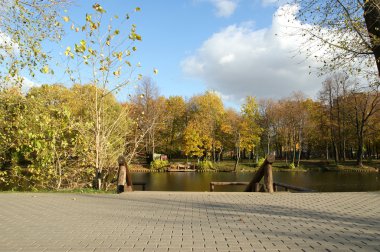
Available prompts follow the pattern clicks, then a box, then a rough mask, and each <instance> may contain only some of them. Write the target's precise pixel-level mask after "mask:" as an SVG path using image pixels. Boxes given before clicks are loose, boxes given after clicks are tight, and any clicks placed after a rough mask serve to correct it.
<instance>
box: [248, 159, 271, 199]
mask: <svg viewBox="0 0 380 252" xmlns="http://www.w3.org/2000/svg"><path fill="white" fill-rule="evenodd" d="M274 160H275V156H274V155H268V156H267V157H266V158H265V160H264V163H263V164H262V165H261V166H260V168H259V169H258V170H257V172H256V173H255V175H254V176H253V178H252V180H251V182H249V184H248V186H247V187H246V188H245V190H244V191H245V192H254V191H257V189H258V188H257V185H256V184H258V183H259V182H260V180H261V178H262V177H264V184H265V187H266V190H267V191H268V192H270V193H272V192H273V175H272V164H273V162H274Z"/></svg>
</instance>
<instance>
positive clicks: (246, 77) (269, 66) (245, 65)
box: [181, 5, 321, 102]
mask: <svg viewBox="0 0 380 252" xmlns="http://www.w3.org/2000/svg"><path fill="white" fill-rule="evenodd" d="M297 11H298V8H297V7H296V6H290V5H285V6H283V7H281V8H279V9H278V10H277V12H276V13H275V15H274V16H273V20H272V26H271V27H269V28H267V29H260V30H254V29H253V28H252V26H247V25H245V24H242V25H231V26H228V27H226V28H224V29H223V30H222V31H220V32H218V33H215V34H213V35H212V36H211V37H210V38H209V39H207V40H206V41H205V42H204V43H203V44H202V46H201V47H200V48H199V49H198V50H197V51H196V53H194V54H193V55H191V56H189V57H187V58H186V59H184V60H183V61H182V62H181V66H182V70H183V72H184V73H185V74H187V75H189V76H192V77H195V78H198V79H201V80H202V81H204V82H205V84H206V85H207V88H209V89H212V90H217V91H218V92H220V93H221V94H222V95H224V96H228V97H230V98H231V99H233V100H235V101H236V102H239V101H241V99H242V98H244V97H245V96H247V95H252V96H256V97H259V98H269V97H271V98H281V97H284V96H288V95H290V94H291V93H292V92H294V91H303V92H304V93H306V94H308V95H314V94H315V93H316V91H317V90H318V89H319V88H320V85H321V79H320V78H318V77H317V76H315V75H313V74H312V75H310V74H309V72H310V68H309V66H311V67H316V66H318V63H317V62H316V61H312V60H311V59H310V58H309V59H306V60H305V58H307V57H306V56H305V55H300V54H297V51H299V48H300V47H301V45H302V44H303V43H305V40H306V38H305V37H302V36H297V35H295V36H285V35H284V34H290V33H295V32H294V31H295V29H297V28H299V27H300V26H304V25H301V24H300V23H299V22H298V21H297V20H296V19H295V14H296V13H297ZM289 22H290V23H289Z"/></svg>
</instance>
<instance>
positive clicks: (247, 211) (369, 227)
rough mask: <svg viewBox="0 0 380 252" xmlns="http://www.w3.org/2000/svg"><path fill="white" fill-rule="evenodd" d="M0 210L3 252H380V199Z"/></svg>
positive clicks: (162, 201)
mask: <svg viewBox="0 0 380 252" xmlns="http://www.w3.org/2000/svg"><path fill="white" fill-rule="evenodd" d="M34 196H36V197H34ZM73 198H75V199H76V200H75V201H74V200H72V199H73ZM0 205H1V206H2V207H1V208H0V223H1V225H0V234H1V237H0V252H3V251H7V252H8V251H53V252H54V251H57V252H61V251H62V252H68V251H70V252H71V251H85V252H86V251H91V252H94V251H110V252H111V251H121V252H123V251H158V252H160V251H165V252H168V251H265V250H266V249H267V250H266V251H376V252H380V249H379V248H380V239H379V236H380V193H379V192H367V193H307V194H295V193H294V194H292V193H278V194H262V193H188V192H186V193H185V192H134V193H128V194H127V193H126V194H121V195H94V194H56V193H54V194H50V193H41V194H40V193H39V194H36V195H34V194H30V193H12V194H8V193H3V194H2V193H0Z"/></svg>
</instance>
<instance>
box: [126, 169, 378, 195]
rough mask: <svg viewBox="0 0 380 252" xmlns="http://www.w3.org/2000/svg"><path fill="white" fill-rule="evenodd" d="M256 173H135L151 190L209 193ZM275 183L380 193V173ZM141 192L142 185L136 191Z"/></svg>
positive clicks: (301, 176)
mask: <svg viewBox="0 0 380 252" xmlns="http://www.w3.org/2000/svg"><path fill="white" fill-rule="evenodd" d="M252 177H253V173H224V172H221V173H217V172H203V173H198V172H172V173H170V172H167V173H132V179H133V181H136V182H145V183H146V190H148V191H209V190H210V188H209V185H210V182H211V181H247V182H248V181H250V180H251V178H252ZM273 177H274V181H277V182H281V183H285V184H291V185H296V186H300V187H306V188H310V189H313V190H316V191H319V192H355V191H379V190H380V173H354V172H347V173H345V172H274V173H273ZM135 189H136V190H139V188H138V186H136V188H135ZM215 190H216V191H230V192H232V191H237V192H239V191H243V190H244V186H223V187H218V186H216V187H215Z"/></svg>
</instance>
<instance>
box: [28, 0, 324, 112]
mask: <svg viewBox="0 0 380 252" xmlns="http://www.w3.org/2000/svg"><path fill="white" fill-rule="evenodd" d="M93 3H94V2H93V1H89V0H83V1H76V2H74V4H73V5H72V6H71V7H69V8H68V9H67V15H68V16H70V19H71V20H73V21H75V20H83V18H84V16H85V13H86V12H90V11H91V6H92V4H93ZM99 3H100V4H101V5H102V6H103V7H104V9H106V10H107V15H119V16H124V13H126V12H131V10H134V8H135V7H137V6H138V7H140V8H141V11H140V12H139V13H134V14H133V16H132V18H131V19H132V21H133V23H135V24H136V26H137V32H138V33H139V34H141V36H142V42H141V43H138V45H137V47H138V50H137V52H136V54H135V56H134V57H135V60H136V61H139V62H141V66H142V67H141V68H139V69H138V70H139V72H140V73H141V74H143V75H144V76H150V77H151V78H152V79H153V80H154V82H155V83H156V84H157V86H158V88H159V91H160V94H161V95H164V96H166V97H168V96H174V95H180V96H184V97H186V98H190V97H192V96H193V95H198V94H202V93H204V92H205V91H207V90H211V91H215V92H217V93H218V94H219V95H220V96H221V97H222V99H223V101H224V103H225V105H226V106H228V107H233V108H238V107H239V106H240V105H241V104H242V102H243V101H244V98H245V97H246V96H248V95H250V96H255V97H256V98H257V99H262V98H265V99H268V98H271V99H280V98H284V97H287V96H290V95H291V93H292V92H297V91H302V92H303V93H305V94H306V95H307V96H309V97H312V98H313V97H316V94H317V92H318V90H319V89H320V87H321V83H322V81H323V79H322V77H318V76H317V73H316V72H317V69H316V67H317V66H318V63H317V62H314V61H313V60H311V59H309V58H307V57H306V55H303V53H302V52H301V53H300V52H299V48H300V47H301V46H302V43H305V41H304V39H303V38H302V37H300V36H297V35H295V33H296V32H295V31H296V28H297V27H301V26H302V24H300V23H299V22H298V21H297V20H295V18H294V15H295V14H296V12H297V10H298V8H297V7H296V6H291V5H286V4H282V5H281V4H279V3H278V2H277V1H276V0H129V1H125V0H107V1H99ZM69 23H70V22H69ZM67 25H69V24H67ZM79 40H80V38H79V37H76V35H75V33H74V34H72V33H71V34H69V35H68V36H66V37H65V38H64V39H63V41H62V42H61V44H60V45H59V46H58V47H55V48H54V47H53V46H52V48H54V49H51V51H54V52H56V53H57V52H59V53H58V54H59V56H55V59H56V61H61V62H63V61H64V60H63V59H62V58H63V57H64V56H63V55H62V53H63V52H64V50H65V48H66V44H70V43H71V44H72V41H79ZM49 46H51V45H49ZM56 68H58V70H57V69H55V72H56V76H54V78H52V77H40V79H38V80H31V84H30V85H33V83H41V82H43V83H49V82H51V81H52V80H53V79H54V82H64V83H66V82H67V76H66V77H65V76H64V75H63V71H62V69H63V67H62V66H57V67H56ZM155 68H157V69H158V72H159V73H158V74H157V75H155V74H153V69H155ZM310 72H311V74H310ZM128 92H133V90H131V89H129V90H128ZM120 99H121V100H123V98H122V97H120Z"/></svg>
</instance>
